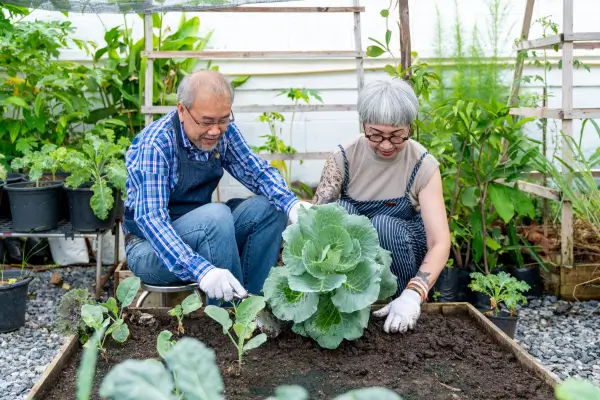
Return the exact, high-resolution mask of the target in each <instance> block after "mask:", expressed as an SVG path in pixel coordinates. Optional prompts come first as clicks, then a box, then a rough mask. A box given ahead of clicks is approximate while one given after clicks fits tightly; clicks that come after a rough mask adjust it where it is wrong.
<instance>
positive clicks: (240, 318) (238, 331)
mask: <svg viewBox="0 0 600 400" xmlns="http://www.w3.org/2000/svg"><path fill="white" fill-rule="evenodd" d="M232 305H233V315H234V316H235V322H233V321H232V320H231V319H230V318H229V312H228V311H227V310H226V309H224V308H221V307H217V306H213V305H208V306H206V307H205V308H204V312H205V313H206V315H208V316H209V317H211V318H212V319H214V320H215V321H217V322H218V323H219V324H221V326H222V327H223V333H224V334H226V335H227V336H229V339H231V342H232V343H233V345H234V346H235V347H236V349H237V352H238V366H239V368H240V370H241V369H242V358H243V355H244V354H245V353H246V352H248V351H249V350H252V349H255V348H257V347H258V346H260V345H261V344H263V343H264V342H266V341H267V335H266V334H264V333H260V334H258V335H256V336H254V337H253V336H252V335H253V334H254V332H255V331H256V328H257V323H256V318H257V317H258V313H259V312H260V311H261V310H262V309H264V308H265V305H266V303H265V299H264V297H261V296H250V297H247V298H245V299H244V300H242V301H241V302H240V303H239V305H237V306H236V305H235V303H232ZM232 327H233V332H234V333H235V335H236V336H237V340H235V339H234V338H233V336H232V335H231V332H230V329H231V328H232ZM246 340H247V342H246Z"/></svg>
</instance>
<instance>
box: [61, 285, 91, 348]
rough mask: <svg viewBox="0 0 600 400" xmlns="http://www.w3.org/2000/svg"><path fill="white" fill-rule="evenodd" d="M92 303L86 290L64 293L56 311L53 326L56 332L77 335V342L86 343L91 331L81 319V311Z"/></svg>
mask: <svg viewBox="0 0 600 400" xmlns="http://www.w3.org/2000/svg"><path fill="white" fill-rule="evenodd" d="M94 303H95V302H94V300H93V299H92V296H91V294H90V292H89V291H88V290H87V289H71V290H69V291H68V292H67V293H65V294H64V295H63V296H62V298H61V299H60V302H59V303H58V307H57V310H56V322H55V324H56V327H57V329H58V331H59V332H60V333H62V334H63V335H73V334H79V341H80V342H81V343H86V342H87V341H88V338H89V337H90V335H91V334H92V333H93V329H91V327H90V326H88V325H87V324H86V323H85V322H84V321H83V319H82V318H81V309H82V307H83V306H84V305H86V304H88V305H92V304H94Z"/></svg>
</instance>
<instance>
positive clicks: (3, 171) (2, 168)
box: [0, 154, 7, 181]
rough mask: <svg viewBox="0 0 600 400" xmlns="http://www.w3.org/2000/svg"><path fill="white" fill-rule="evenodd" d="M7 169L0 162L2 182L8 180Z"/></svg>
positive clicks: (0, 155) (0, 156)
mask: <svg viewBox="0 0 600 400" xmlns="http://www.w3.org/2000/svg"><path fill="white" fill-rule="evenodd" d="M4 158H5V157H4V154H0V160H4ZM6 174H7V171H6V167H5V166H4V164H3V163H2V162H0V181H3V180H5V179H6Z"/></svg>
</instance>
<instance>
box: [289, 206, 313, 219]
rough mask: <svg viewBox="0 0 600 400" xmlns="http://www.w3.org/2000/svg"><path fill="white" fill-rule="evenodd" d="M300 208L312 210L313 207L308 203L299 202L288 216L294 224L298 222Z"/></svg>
mask: <svg viewBox="0 0 600 400" xmlns="http://www.w3.org/2000/svg"><path fill="white" fill-rule="evenodd" d="M300 206H304V207H305V208H310V207H311V206H312V204H311V203H308V202H306V201H299V202H297V203H296V204H294V205H293V206H292V208H290V212H289V214H288V218H289V219H290V222H291V223H292V224H295V223H296V222H298V210H300Z"/></svg>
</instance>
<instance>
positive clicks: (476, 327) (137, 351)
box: [28, 303, 558, 400]
mask: <svg viewBox="0 0 600 400" xmlns="http://www.w3.org/2000/svg"><path fill="white" fill-rule="evenodd" d="M138 311H143V312H149V313H151V314H153V315H155V316H157V319H156V322H155V323H154V324H153V325H151V326H137V325H133V324H132V323H130V324H129V325H130V331H131V336H130V338H129V340H128V341H127V342H125V344H123V345H118V344H116V343H114V342H112V341H107V347H108V350H107V353H106V356H107V359H106V360H104V359H102V358H101V357H99V359H98V364H97V366H96V376H95V379H94V391H93V396H92V398H93V399H99V398H100V397H99V396H98V394H97V390H98V387H99V384H100V382H101V380H102V378H103V377H104V376H105V375H106V374H107V372H108V371H109V370H110V369H111V368H112V367H114V366H115V365H116V364H117V363H119V362H121V361H124V360H125V359H127V358H136V359H147V358H156V359H159V356H158V353H157V350H156V339H157V336H158V334H159V333H160V332H161V331H162V330H164V329H168V330H170V331H171V332H172V333H173V334H174V336H173V339H177V334H176V332H177V320H176V319H175V318H173V317H170V316H168V315H167V311H168V308H160V309H140V310H138ZM133 312H136V310H131V311H130V313H133ZM383 321H384V320H383V319H376V318H374V317H371V319H370V322H369V326H368V328H367V329H366V330H365V332H364V336H363V337H362V338H360V339H358V340H356V341H352V342H348V341H344V342H343V343H342V344H341V345H340V347H339V348H338V349H336V350H325V349H322V348H320V347H318V345H317V344H316V342H314V341H313V340H310V339H307V338H304V337H302V336H298V335H296V334H294V333H292V332H291V331H289V330H287V329H284V330H283V331H282V333H281V334H280V335H279V336H278V337H277V338H275V339H269V340H268V341H267V342H266V343H264V344H263V345H262V346H260V347H259V348H256V349H254V350H251V351H250V352H249V353H248V354H247V355H246V356H245V359H244V367H243V370H242V371H241V373H240V372H239V371H238V369H237V353H236V350H235V348H234V347H233V346H232V344H231V342H230V341H229V338H228V337H227V336H225V335H223V331H222V328H221V326H220V325H218V324H217V323H216V322H215V321H213V320H212V319H210V318H208V317H206V316H204V315H203V312H201V311H200V312H197V313H195V314H194V315H193V316H192V317H186V318H185V319H184V327H185V335H186V336H192V337H195V338H197V339H199V340H201V341H202V342H204V343H205V344H206V345H207V346H209V347H210V348H212V349H214V350H215V352H216V358H217V364H218V366H219V368H220V370H221V375H222V377H223V381H224V384H225V393H224V395H225V398H227V399H230V400H236V399H245V400H251V399H261V400H264V399H265V398H267V397H268V396H270V395H272V394H273V393H274V389H275V387H277V386H279V385H288V384H297V385H301V386H303V387H305V388H306V389H308V390H309V392H310V395H311V397H310V398H311V399H326V398H332V397H334V396H335V395H337V394H341V393H344V392H346V391H348V390H351V389H354V388H360V387H367V386H384V387H386V388H388V389H392V390H394V391H396V392H398V393H399V394H400V395H402V396H404V399H432V400H435V399H452V398H463V399H486V400H487V399H528V400H536V399H540V400H542V399H544V400H548V399H552V398H554V395H553V387H554V386H555V385H556V384H557V383H558V378H557V377H556V376H555V375H554V374H552V373H550V372H548V371H547V370H545V369H544V368H543V367H542V366H541V365H540V364H538V363H537V362H536V361H535V360H534V359H533V358H532V357H531V356H529V355H528V354H527V353H525V352H524V351H523V350H522V349H521V348H520V347H519V346H518V345H517V344H516V343H515V342H514V341H512V340H510V339H509V338H508V337H507V336H506V335H505V334H504V333H502V332H501V331H500V330H499V329H498V328H496V327H495V326H494V325H493V324H492V323H491V322H490V321H489V320H487V319H486V318H485V317H484V316H483V315H482V314H481V313H480V312H478V311H477V310H476V309H475V308H474V307H472V306H471V305H469V304H466V303H445V304H426V305H425V306H424V307H423V314H422V315H421V318H420V320H419V323H418V325H417V328H416V330H415V331H412V332H409V333H406V334H393V335H392V334H386V333H384V332H383V330H382V325H383ZM79 347H80V346H78V345H77V338H76V337H74V338H73V339H72V340H71V342H70V343H67V344H66V345H65V346H64V347H63V351H62V352H61V354H59V355H58V356H57V358H56V359H55V360H54V362H53V363H52V365H51V367H52V368H51V369H49V370H47V371H46V373H45V374H44V376H43V378H42V380H41V381H40V382H38V384H37V385H36V386H35V387H34V389H33V390H32V392H31V393H30V395H29V397H28V399H34V398H35V399H37V400H58V399H66V398H72V396H73V393H74V391H75V379H76V376H77V368H78V365H79V360H80V356H81V349H80V348H79Z"/></svg>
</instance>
